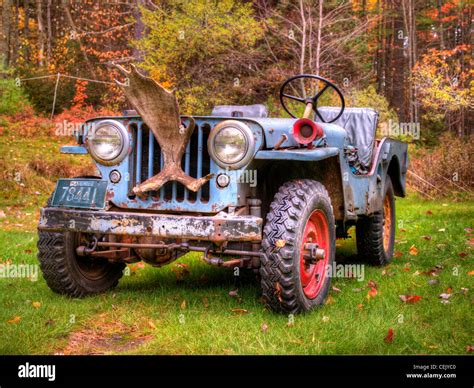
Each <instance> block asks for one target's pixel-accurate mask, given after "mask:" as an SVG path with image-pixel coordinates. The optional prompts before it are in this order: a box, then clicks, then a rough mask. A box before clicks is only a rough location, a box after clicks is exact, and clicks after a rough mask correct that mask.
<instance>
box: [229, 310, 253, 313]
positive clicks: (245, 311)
mask: <svg viewBox="0 0 474 388" xmlns="http://www.w3.org/2000/svg"><path fill="white" fill-rule="evenodd" d="M230 311H231V312H233V313H234V314H248V313H249V311H248V310H245V309H231V310H230Z"/></svg>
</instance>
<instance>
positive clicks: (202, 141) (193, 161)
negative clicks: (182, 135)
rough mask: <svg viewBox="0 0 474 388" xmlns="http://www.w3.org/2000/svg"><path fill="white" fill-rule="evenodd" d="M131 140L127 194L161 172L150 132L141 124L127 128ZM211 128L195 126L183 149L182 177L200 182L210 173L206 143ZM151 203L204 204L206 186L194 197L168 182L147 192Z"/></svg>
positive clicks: (156, 148)
mask: <svg viewBox="0 0 474 388" xmlns="http://www.w3.org/2000/svg"><path fill="white" fill-rule="evenodd" d="M130 128H131V129H132V133H133V139H134V150H133V157H132V158H131V159H132V160H131V161H132V163H130V166H131V167H130V168H131V169H130V181H131V182H130V183H131V184H130V188H129V189H130V190H129V193H132V190H131V189H132V188H133V186H134V185H137V184H139V183H142V182H144V181H146V180H147V179H149V178H151V177H152V176H153V175H156V174H157V173H158V172H159V171H161V169H162V168H163V163H164V161H163V155H162V153H161V149H160V146H159V144H158V142H157V141H156V139H155V137H154V135H153V132H152V131H151V130H150V129H149V128H148V126H147V125H146V124H144V123H142V122H138V123H132V124H130ZM210 130H211V127H210V125H209V124H204V125H197V124H196V128H195V130H194V132H193V134H192V135H191V138H190V141H189V142H188V144H187V146H186V151H185V153H184V155H183V157H182V160H181V166H182V167H183V170H184V172H185V173H186V174H188V175H190V176H192V177H194V178H200V177H203V176H205V175H207V174H209V173H210V164H211V163H210V158H209V153H208V152H207V139H208V137H209V132H210ZM150 195H151V198H152V199H153V200H155V201H167V202H196V201H201V202H208V201H209V183H206V184H205V185H204V186H203V187H202V188H201V189H200V190H199V191H198V192H197V193H194V192H192V191H190V190H188V189H186V188H185V187H184V186H183V185H182V184H181V183H178V182H168V183H166V184H165V185H164V186H163V187H161V189H160V190H155V191H152V192H150Z"/></svg>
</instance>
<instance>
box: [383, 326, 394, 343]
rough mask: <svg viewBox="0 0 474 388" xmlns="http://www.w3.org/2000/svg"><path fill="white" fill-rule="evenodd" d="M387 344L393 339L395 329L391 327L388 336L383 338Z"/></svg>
mask: <svg viewBox="0 0 474 388" xmlns="http://www.w3.org/2000/svg"><path fill="white" fill-rule="evenodd" d="M383 340H384V342H385V343H386V344H391V343H392V341H393V329H392V328H389V329H388V333H387V336H386V337H385V338H384V339H383Z"/></svg>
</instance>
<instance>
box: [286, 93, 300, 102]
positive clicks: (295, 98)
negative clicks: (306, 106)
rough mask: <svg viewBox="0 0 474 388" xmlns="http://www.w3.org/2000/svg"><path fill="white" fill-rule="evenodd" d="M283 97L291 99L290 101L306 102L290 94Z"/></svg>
mask: <svg viewBox="0 0 474 388" xmlns="http://www.w3.org/2000/svg"><path fill="white" fill-rule="evenodd" d="M282 96H283V97H285V98H289V99H290V100H295V101H299V102H305V99H304V98H301V97H296V96H292V95H290V94H285V93H284V94H282Z"/></svg>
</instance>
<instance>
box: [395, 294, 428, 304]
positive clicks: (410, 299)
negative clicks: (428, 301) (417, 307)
mask: <svg viewBox="0 0 474 388" xmlns="http://www.w3.org/2000/svg"><path fill="white" fill-rule="evenodd" d="M399 297H400V300H401V301H402V302H403V303H412V304H413V303H417V302H419V301H420V300H421V299H423V298H422V297H421V296H418V295H399Z"/></svg>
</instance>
